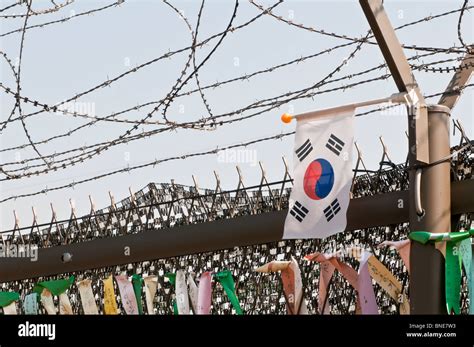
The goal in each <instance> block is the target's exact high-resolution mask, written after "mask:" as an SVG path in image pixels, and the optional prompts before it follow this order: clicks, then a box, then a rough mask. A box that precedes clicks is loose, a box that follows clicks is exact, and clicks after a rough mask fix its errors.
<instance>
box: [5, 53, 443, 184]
mask: <svg viewBox="0 0 474 347" xmlns="http://www.w3.org/2000/svg"><path fill="white" fill-rule="evenodd" d="M428 54H429V55H432V54H433V53H427V54H426V55H428ZM417 58H419V57H418V56H415V57H411V58H409V59H417ZM436 63H437V62H434V64H436ZM425 65H426V66H428V65H429V64H425ZM384 66H385V64H380V65H378V66H376V67H373V68H370V69H367V70H364V71H361V72H359V73H354V74H351V75H349V76H344V77H341V78H338V79H333V80H330V81H325V82H323V83H321V84H320V85H319V87H321V86H323V85H327V84H330V83H334V82H337V81H342V80H345V79H353V78H354V77H356V76H361V75H363V74H366V73H368V72H371V71H375V70H377V69H381V68H383V67H384ZM388 77H390V75H389V74H384V75H381V76H378V77H375V78H372V79H368V80H363V81H359V82H356V83H352V84H346V85H344V86H339V87H336V88H332V89H327V90H323V91H319V92H317V93H315V94H313V95H311V97H314V95H319V94H324V93H330V92H335V91H339V90H347V89H349V88H353V87H356V86H358V85H361V84H365V83H370V82H374V81H378V80H384V79H387V78H388ZM287 95H288V94H284V95H280V96H278V97H276V99H277V98H280V97H282V96H287ZM298 98H300V96H298V95H297V96H290V99H287V100H285V101H284V102H285V103H286V102H289V101H293V100H296V99H298ZM258 103H261V101H259V102H258ZM267 104H268V107H267V108H266V109H264V110H261V111H259V112H256V113H253V114H251V115H247V116H242V117H238V118H235V119H231V120H227V121H222V122H219V123H218V124H217V125H219V126H223V125H225V124H231V123H234V122H238V121H242V120H246V119H249V118H252V117H255V116H257V115H261V114H263V113H266V112H269V111H271V110H273V109H275V108H278V107H279V106H280V105H279V104H276V103H273V102H270V103H267ZM258 107H262V106H261V105H256V103H253V104H250V105H248V106H246V107H245V108H242V109H237V110H234V111H232V112H230V113H225V114H222V115H218V116H215V117H214V120H216V119H218V118H221V117H230V116H234V115H240V114H242V113H243V112H246V111H248V110H250V109H253V108H258ZM171 128H172V127H170V128H166V129H160V130H153V131H148V132H145V131H144V132H142V134H139V136H133V137H127V138H124V139H123V141H119V142H117V143H116V144H121V143H129V142H130V141H134V140H138V139H142V138H146V137H149V136H152V135H154V134H157V133H161V132H163V131H167V130H172V129H171ZM103 144H104V143H101V145H103ZM96 146H97V145H90V146H86V147H81V148H77V149H72V150H68V151H64V152H61V153H54V154H52V155H49V156H48V157H49V158H51V157H53V158H54V157H57V156H61V155H63V154H66V153H71V152H74V151H78V150H81V151H82V152H83V153H82V155H88V154H89V153H91V152H93V151H94V149H93V148H95V147H96ZM91 148H92V150H91V151H89V152H84V150H85V149H91ZM75 158H76V156H74V157H72V158H66V159H61V160H56V161H54V163H55V164H59V163H61V162H66V161H68V160H74V159H75ZM37 159H38V158H30V159H27V160H22V161H21V164H25V163H27V162H30V161H33V160H37ZM18 164H19V163H18V162H16V163H15V162H11V163H4V164H2V165H0V166H1V167H2V168H3V171H4V172H5V171H6V170H5V167H6V166H8V165H18ZM50 164H51V162H50ZM70 165H71V164H70ZM41 166H42V165H33V166H27V167H26V168H19V169H15V170H8V171H7V172H8V174H9V175H10V176H11V177H9V178H8V179H14V178H15V177H12V176H14V175H15V172H19V171H24V170H29V169H32V168H36V167H41ZM40 173H41V172H33V173H31V172H29V173H26V174H25V173H24V174H23V175H27V176H28V175H29V176H33V175H38V174H40ZM18 178H21V176H20V177H18ZM0 181H1V180H0Z"/></svg>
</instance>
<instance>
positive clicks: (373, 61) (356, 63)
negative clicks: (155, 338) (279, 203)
mask: <svg viewBox="0 0 474 347" xmlns="http://www.w3.org/2000/svg"><path fill="white" fill-rule="evenodd" d="M12 2H13V0H9V1H6V0H5V1H3V0H2V1H0V3H1V8H3V7H5V6H7V5H9V4H11V3H12ZM112 2H113V1H88V0H87V1H85V0H82V1H76V3H74V4H71V5H69V6H67V7H65V8H64V9H62V10H61V11H59V12H57V13H54V14H48V15H41V16H33V17H31V18H30V19H29V22H28V24H29V25H34V24H39V23H42V22H49V21H52V20H56V19H60V18H65V17H69V16H74V15H77V14H79V13H81V12H84V11H87V10H90V9H94V8H98V7H102V6H105V5H106V4H108V3H112ZM462 2H463V1H453V0H449V1H447V0H446V1H385V5H386V10H387V12H388V15H389V17H390V19H391V21H392V24H393V25H394V26H400V25H403V24H406V23H409V22H412V21H415V20H417V19H420V18H423V17H426V16H429V15H435V14H438V13H442V12H445V11H448V10H451V9H456V8H459V7H461V5H462ZM171 3H172V4H174V5H175V6H176V7H177V8H178V9H179V10H181V11H183V13H184V15H185V16H186V17H187V18H188V19H189V21H190V23H191V25H193V26H194V25H195V23H196V19H197V13H198V10H199V6H200V2H199V1H181V0H172V1H171ZM258 3H260V4H262V5H263V6H265V7H268V6H269V5H270V4H271V3H270V2H264V1H263V0H260V1H258ZM33 6H34V7H36V8H37V9H39V8H47V7H49V6H50V2H49V1H38V0H35V1H34V4H33ZM233 8H234V1H230V0H228V1H209V0H207V1H206V3H205V6H204V10H203V15H202V18H201V26H200V28H199V34H198V41H201V40H202V39H204V38H207V37H208V36H210V35H212V34H215V33H218V32H221V31H222V30H223V29H225V27H226V26H227V23H228V21H229V19H230V17H231V14H232V11H233ZM13 12H16V13H24V12H25V7H24V6H16V7H15V8H13V9H11V10H7V11H5V12H3V13H2V14H8V13H13ZM274 12H275V13H276V14H278V15H281V16H283V17H284V18H286V19H292V20H293V21H294V22H296V23H303V24H305V25H306V26H309V27H314V28H317V29H324V30H325V31H327V32H335V33H338V34H346V35H348V36H351V37H361V36H363V35H365V34H366V32H367V30H368V24H367V21H366V19H365V17H364V15H363V12H362V10H361V8H360V6H359V3H358V1H286V2H285V3H283V4H281V5H279V6H278V7H277V8H276V9H275V10H274ZM258 13H259V10H258V9H257V8H256V7H255V6H253V5H252V4H251V3H249V2H247V1H241V2H240V5H239V7H238V11H237V17H236V19H235V23H234V26H237V25H239V24H242V23H244V22H245V21H247V20H248V19H250V18H252V17H253V16H256V15H257V14H258ZM458 17H459V13H455V14H452V15H449V16H446V17H443V18H440V19H436V20H432V21H430V22H426V23H422V24H419V25H416V26H412V27H408V28H406V29H402V30H399V31H397V35H398V37H399V39H400V41H401V42H403V43H404V44H406V45H418V46H424V47H440V48H448V47H451V46H453V45H455V46H460V43H459V41H458V37H457V23H458ZM23 23H24V18H16V19H12V18H0V31H1V33H6V32H8V31H10V30H12V29H17V28H21V27H22V26H23ZM473 23H474V21H473V18H472V12H471V13H466V14H465V18H464V20H463V25H462V33H463V38H464V40H465V42H467V43H470V42H472V39H473V34H474V33H473V32H474V26H473ZM20 41H21V33H14V34H11V35H7V36H5V37H2V38H1V41H0V49H1V50H2V51H3V52H5V53H6V54H7V55H8V56H9V57H10V59H12V60H13V61H16V59H17V57H18V56H19V48H20ZM216 42H217V40H213V41H211V42H210V43H209V45H207V46H205V47H203V48H200V49H198V50H197V63H198V64H199V62H201V61H202V59H204V57H206V55H207V54H208V53H209V52H210V50H211V49H212V47H213V46H214V45H215V44H216ZM345 42H348V41H345V40H343V39H338V38H332V37H327V36H322V35H320V34H317V33H313V32H310V31H307V30H302V29H299V28H295V27H291V26H289V25H288V24H285V23H282V22H280V21H277V20H276V19H275V18H273V17H270V16H263V17H262V18H260V19H258V20H257V21H255V22H254V23H252V24H251V25H249V26H247V27H245V28H243V29H241V30H237V31H235V32H234V33H231V34H229V35H228V36H227V37H226V38H225V39H224V41H223V43H222V45H221V46H220V47H219V48H218V49H217V51H216V52H215V54H214V55H212V57H211V58H210V60H209V61H208V62H207V63H206V64H205V65H204V66H203V68H202V69H201V70H200V73H199V78H200V82H201V85H202V86H205V85H208V84H212V83H214V82H216V81H223V80H226V79H230V78H234V77H238V76H242V75H245V74H251V73H252V72H255V71H258V70H261V69H265V68H267V67H271V66H273V65H277V64H281V63H284V62H287V61H291V60H293V59H295V58H298V57H301V56H307V55H310V54H314V53H317V52H319V51H322V50H325V49H328V48H330V47H333V46H336V45H338V44H342V43H345ZM190 43H191V36H190V33H189V31H188V30H187V27H186V26H185V24H184V22H183V20H182V19H181V18H179V17H178V15H177V14H176V13H175V12H173V11H172V9H171V8H170V7H168V6H166V5H165V4H164V3H161V2H159V1H152V0H149V1H130V0H129V1H126V2H125V3H124V4H122V5H121V6H119V7H112V8H110V9H107V10H105V11H101V12H98V13H96V14H93V15H88V16H82V17H77V18H72V19H71V20H68V21H67V22H65V23H59V24H53V25H49V26H46V27H43V28H40V27H38V28H33V29H30V30H27V32H26V35H25V38H24V50H23V57H22V64H21V82H22V83H21V85H22V91H21V94H22V95H23V96H26V97H28V98H30V99H34V100H38V101H41V102H43V103H47V104H50V105H53V104H55V103H58V102H60V101H62V100H65V99H67V98H69V97H71V96H74V95H76V94H77V93H79V92H82V91H85V90H87V89H89V88H91V87H93V86H95V85H98V84H100V83H102V82H103V81H106V80H107V79H112V78H114V77H116V76H118V75H120V74H121V73H123V72H125V71H128V70H130V69H132V68H133V67H135V66H138V65H140V64H142V63H144V62H146V61H149V60H152V59H153V58H155V57H159V56H161V55H163V54H164V53H166V52H168V51H173V50H176V49H179V48H183V47H186V46H188V45H190ZM353 49H354V46H349V47H346V48H341V49H337V50H334V51H332V52H331V53H329V54H323V55H322V56H320V57H317V58H313V59H308V60H306V61H305V62H302V63H300V64H293V65H290V66H289V67H285V68H281V69H278V70H275V71H273V72H271V73H266V74H262V75H259V76H257V77H254V78H251V79H249V80H248V81H238V82H235V83H231V84H227V85H225V86H222V87H220V88H216V89H209V90H206V91H205V95H206V99H207V100H208V103H209V105H210V107H211V110H212V112H213V113H214V114H216V115H217V114H222V113H226V112H231V111H233V110H236V109H239V108H241V107H244V106H246V105H248V104H250V103H252V102H254V101H256V100H260V99H262V98H268V97H272V96H276V95H279V94H282V93H285V92H288V91H293V90H297V89H302V88H305V87H308V86H310V85H312V84H314V83H315V82H317V81H319V80H320V79H322V78H323V77H324V76H325V75H327V74H328V73H329V72H330V71H331V70H332V69H334V68H335V67H336V66H337V65H338V64H339V63H340V62H341V61H342V60H343V59H345V58H346V57H347V56H348V55H349V54H350V52H351V51H352V50H353ZM405 53H406V55H407V56H413V55H415V54H416V53H417V51H415V50H405ZM418 53H420V54H421V53H424V52H423V51H418ZM187 57H188V54H187V53H181V54H177V55H175V56H173V57H172V58H171V59H165V60H161V61H159V62H156V63H154V64H151V65H149V66H147V67H145V68H143V69H140V70H139V71H137V72H135V73H132V74H130V75H128V76H127V77H124V78H122V79H120V80H119V81H118V82H116V83H114V84H112V85H111V86H110V87H106V88H100V89H99V90H97V91H95V92H93V93H90V94H88V95H85V96H84V97H82V98H80V99H79V101H80V102H81V104H80V105H78V106H77V107H78V110H79V111H85V112H89V113H91V114H95V115H96V116H106V115H108V114H110V113H112V112H116V111H119V110H122V109H126V108H128V107H132V106H135V105H137V104H141V103H145V102H148V101H154V100H159V99H161V98H163V97H164V96H165V95H166V94H167V93H168V92H169V90H170V89H171V87H172V85H173V83H174V82H175V81H176V79H177V77H178V76H179V74H180V71H181V70H182V69H183V66H184V65H185V63H186V60H187ZM455 57H457V55H452V54H451V55H443V54H440V55H435V56H433V57H428V58H425V59H421V60H420V61H418V62H416V63H417V64H422V63H428V62H432V61H437V60H442V59H449V58H455ZM0 58H1V57H0ZM381 63H383V57H382V55H381V53H380V51H379V49H378V47H377V46H374V45H367V44H365V45H363V46H362V49H361V50H360V51H359V52H358V53H357V55H356V56H355V58H354V59H352V60H351V61H350V62H349V64H347V65H346V66H345V67H344V68H343V69H342V70H341V71H340V72H338V73H337V74H336V75H334V77H333V79H335V78H340V77H343V76H346V75H349V74H354V73H357V72H360V71H363V70H365V69H368V68H370V67H374V66H377V65H379V64H381ZM455 65H457V63H456V62H449V63H446V64H444V65H443V64H442V65H436V66H437V67H438V66H455ZM0 68H1V69H0V71H1V82H2V83H3V84H4V85H5V86H8V87H10V88H12V89H14V88H15V79H14V76H13V74H12V72H11V70H10V68H9V67H8V65H7V64H6V61H5V60H4V59H3V58H1V60H0ZM188 71H191V69H190V70H188ZM385 72H386V70H385V69H382V70H378V71H375V72H372V73H369V74H367V75H363V76H360V77H356V78H354V79H351V80H344V81H341V82H334V83H331V84H329V85H328V86H324V87H322V88H321V90H325V89H328V88H334V87H337V86H341V85H344V84H348V83H353V82H357V81H362V80H365V79H368V78H374V77H377V76H379V75H381V74H383V73H385ZM415 76H416V79H417V80H418V82H419V84H420V86H421V89H422V91H423V93H424V94H432V93H437V92H441V91H443V90H444V89H445V88H446V86H447V84H448V82H449V80H450V79H451V77H452V73H449V74H448V73H427V72H418V71H417V72H415ZM195 86H196V84H195V81H194V80H193V81H192V82H190V83H189V84H188V85H187V86H186V87H185V88H184V91H188V90H192V89H194V88H195ZM395 92H397V89H396V87H395V84H394V82H393V81H392V80H391V79H388V80H385V81H377V82H373V83H369V84H363V85H361V86H358V87H357V88H348V89H346V90H345V91H337V92H332V93H323V94H320V95H317V96H316V97H314V99H302V100H298V101H292V102H291V103H288V104H285V105H283V106H281V107H280V109H276V110H273V111H270V112H266V113H264V114H262V115H260V116H257V117H254V118H252V119H250V120H248V121H244V122H237V123H234V124H230V125H226V126H223V127H221V128H218V130H216V131H213V132H201V131H194V130H176V131H173V132H167V133H163V134H158V135H155V136H153V137H151V138H146V139H143V140H139V141H134V142H131V143H129V144H124V145H118V146H114V147H113V148H111V149H110V150H108V151H106V152H105V153H104V154H102V155H100V156H98V157H95V158H93V159H91V160H89V161H87V162H85V163H83V164H80V165H75V166H74V167H70V168H67V169H65V170H58V171H57V172H54V173H50V174H48V175H41V176H38V177H33V178H24V179H21V180H15V181H11V182H1V185H0V198H1V199H4V198H6V197H10V196H15V195H18V194H24V193H29V192H35V191H40V190H42V189H44V188H45V187H54V186H57V185H62V184H67V183H69V182H73V181H79V180H81V179H84V178H87V177H92V176H95V175H98V174H101V173H105V172H108V171H111V170H115V169H118V168H122V167H127V165H130V166H133V165H137V164H141V163H146V162H149V161H151V160H154V159H162V158H167V157H171V156H176V155H183V154H187V153H193V152H198V151H202V150H209V149H214V148H216V147H224V146H226V145H231V144H234V143H239V142H246V141H248V140H252V139H257V138H260V137H266V136H269V135H276V134H278V133H281V132H288V131H291V130H293V129H294V126H295V124H294V123H293V124H290V125H284V124H282V123H281V121H280V115H281V113H283V112H288V111H292V112H294V113H299V112H304V111H308V110H312V109H320V108H325V107H332V106H337V105H341V104H344V103H349V102H357V101H363V100H369V99H374V98H381V97H386V96H389V95H390V94H392V93H395ZM437 100H438V98H435V99H430V100H429V101H430V102H436V101H437ZM0 102H1V116H0V119H1V120H2V121H3V120H6V119H7V117H8V115H9V114H10V110H11V109H12V106H13V104H14V101H13V100H12V97H11V95H7V94H5V93H3V92H2V94H1V97H0ZM81 107H82V108H81ZM22 108H23V111H24V113H30V112H33V111H35V110H37V108H35V107H34V106H32V105H25V104H23V105H22ZM152 108H153V106H147V107H144V108H142V109H140V110H138V111H135V112H130V113H128V114H126V115H122V116H121V118H122V119H125V118H128V119H134V120H139V119H142V118H143V117H144V116H145V115H146V114H147V113H148V112H149V111H150V110H151V109H152ZM472 109H473V93H472V89H468V90H466V92H465V93H464V95H463V97H462V98H461V101H460V102H459V104H458V105H457V106H456V108H455V110H454V111H453V114H452V117H453V118H454V119H460V120H461V122H462V123H463V125H464V127H465V128H466V131H467V133H468V135H469V136H471V137H472V136H474V131H473V130H474V129H473V128H474V126H473V121H472ZM365 110H368V109H365ZM359 111H364V109H361V110H359ZM245 114H247V113H245ZM168 115H169V118H170V119H171V120H174V121H177V122H182V121H186V120H197V119H199V118H201V117H205V116H208V114H207V111H206V109H205V107H204V105H203V103H202V100H201V98H200V97H199V94H197V93H194V94H192V95H190V96H184V97H181V98H178V99H176V101H175V102H174V103H173V105H172V106H171V107H170V109H169V112H168ZM16 116H17V115H15V117H16ZM160 119H161V116H160V115H159V114H158V113H157V114H155V116H154V118H153V120H160ZM25 122H26V125H27V128H28V130H29V133H30V134H31V137H32V139H33V140H34V141H39V140H42V139H45V138H49V137H51V136H53V135H56V134H62V133H65V132H67V131H68V130H70V129H73V128H75V127H77V126H78V125H81V124H84V123H86V122H88V120H86V119H81V118H73V117H71V116H70V115H62V114H57V113H53V112H49V113H47V112H45V113H41V114H39V115H37V116H34V117H30V118H28V119H27V120H25ZM129 128H130V124H128V125H127V124H121V123H111V122H99V123H96V124H95V125H94V126H93V127H88V128H85V129H83V130H81V131H78V132H76V133H74V134H73V135H72V136H70V137H68V138H62V139H59V140H56V141H52V142H50V143H47V144H43V145H40V146H38V149H39V151H40V152H41V153H42V154H45V155H47V154H52V153H54V152H60V151H64V150H67V149H72V148H76V147H81V146H84V145H90V144H94V143H97V142H102V141H107V140H111V139H113V138H115V137H117V136H119V135H120V134H123V133H124V132H125V131H126V130H127V129H129ZM142 128H143V129H144V130H145V131H148V130H152V129H156V128H157V126H156V125H144V126H141V127H140V131H142ZM406 128H407V120H406V116H405V114H404V112H403V110H400V109H398V110H397V109H395V110H394V111H393V112H386V113H383V114H381V113H373V114H370V115H367V116H363V117H358V118H356V134H355V137H356V141H357V142H358V143H359V145H360V148H361V149H362V151H363V155H364V159H365V161H366V164H367V165H368V167H369V168H377V167H378V162H379V160H380V158H381V155H382V148H381V146H380V143H379V139H378V137H379V136H383V138H384V141H385V143H386V144H387V147H388V151H389V155H390V157H391V159H392V160H393V161H394V162H397V163H398V162H401V161H404V160H405V158H406V151H407V141H406V137H405V134H404V132H405V130H406ZM27 141H28V140H27V138H26V136H25V133H24V131H23V129H22V127H21V123H20V122H15V123H12V124H9V125H8V127H7V128H6V129H5V130H4V131H3V132H2V133H1V134H0V146H1V148H8V147H12V146H16V145H21V144H25V143H27ZM458 141H459V137H458V134H456V136H455V137H453V138H452V143H453V144H454V143H457V142H458ZM246 149H247V150H248V151H249V152H247V160H246V162H240V163H236V162H233V161H232V157H227V158H223V157H222V156H220V157H219V156H217V155H209V156H205V157H198V158H189V159H186V160H178V161H172V162H167V163H163V164H160V165H157V166H156V167H150V168H146V169H142V170H136V171H133V172H131V173H128V174H119V175H115V176H111V177H108V178H104V179H101V180H97V181H93V182H91V183H87V184H83V185H79V186H76V187H75V188H74V189H65V190H61V191H58V192H51V193H48V194H47V195H38V196H35V197H31V198H24V199H17V200H10V201H8V202H5V203H3V204H1V205H0V209H1V215H0V228H1V229H10V228H12V227H13V224H14V219H13V213H12V211H13V209H16V211H17V213H18V215H19V217H20V220H21V225H22V226H26V225H28V224H30V223H31V221H32V214H31V207H32V206H35V208H36V210H37V212H38V216H39V221H40V222H47V221H49V220H50V218H51V213H50V207H49V203H50V202H52V203H53V205H54V207H55V209H56V211H57V212H58V217H59V218H60V219H66V218H68V216H69V213H70V212H69V211H70V210H69V199H70V198H71V199H73V200H74V201H75V204H76V206H77V210H78V213H79V214H85V213H87V212H88V210H89V200H88V196H89V194H91V195H92V196H93V198H94V200H95V201H96V205H97V207H98V208H101V207H105V206H107V205H108V204H109V198H108V191H112V192H113V194H114V195H115V197H116V200H120V199H121V198H124V197H126V196H127V194H128V188H129V187H132V189H133V190H135V191H136V190H139V189H141V188H143V187H144V186H146V185H147V184H148V183H149V182H170V180H171V179H175V182H176V183H182V184H188V185H191V184H192V178H191V175H195V176H196V177H197V179H198V181H199V183H200V186H201V187H205V188H213V187H214V186H215V180H214V175H213V170H216V171H217V172H218V173H219V174H220V177H221V181H222V184H223V186H224V188H228V189H233V188H235V187H236V185H237V182H238V176H237V172H236V170H235V165H237V164H238V165H240V167H241V168H242V171H243V173H244V178H245V183H246V184H247V185H254V184H258V182H259V181H260V169H259V167H258V165H255V164H256V161H257V160H258V161H262V162H263V163H264V165H265V168H266V171H267V175H268V178H269V179H270V180H280V179H281V178H282V177H283V174H284V170H283V163H282V161H281V157H282V156H286V157H287V158H288V161H289V162H290V164H291V162H292V149H293V137H287V138H285V139H282V140H278V141H269V142H263V143H259V144H256V145H252V146H249V147H247V148H246ZM35 156H37V155H36V153H35V152H33V151H32V150H31V148H28V149H24V150H18V151H8V152H3V153H1V155H0V162H1V163H7V162H12V161H15V160H18V159H19V160H23V159H27V158H31V157H35ZM36 163H40V162H36ZM12 168H14V167H13V166H10V167H9V169H12Z"/></svg>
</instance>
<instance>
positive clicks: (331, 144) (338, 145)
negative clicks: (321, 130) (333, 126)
mask: <svg viewBox="0 0 474 347" xmlns="http://www.w3.org/2000/svg"><path fill="white" fill-rule="evenodd" d="M342 147H344V142H343V141H342V140H341V139H340V138H338V137H337V136H336V135H334V134H331V136H329V140H328V143H326V148H328V149H329V150H331V151H332V152H334V153H335V154H336V155H339V154H340V153H341V151H342Z"/></svg>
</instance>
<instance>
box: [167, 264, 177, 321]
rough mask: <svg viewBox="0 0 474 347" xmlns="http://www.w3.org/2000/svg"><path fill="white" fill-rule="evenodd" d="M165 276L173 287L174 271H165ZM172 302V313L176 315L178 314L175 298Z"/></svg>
mask: <svg viewBox="0 0 474 347" xmlns="http://www.w3.org/2000/svg"><path fill="white" fill-rule="evenodd" d="M165 277H166V278H167V279H168V281H170V283H171V285H172V286H173V287H174V286H175V285H176V273H174V272H168V273H165ZM172 304H173V314H174V315H175V316H177V315H178V314H179V311H178V303H177V302H176V300H173V301H172Z"/></svg>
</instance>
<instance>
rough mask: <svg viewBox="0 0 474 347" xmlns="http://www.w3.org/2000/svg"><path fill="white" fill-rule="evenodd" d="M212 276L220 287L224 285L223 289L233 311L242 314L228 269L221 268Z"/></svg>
mask: <svg viewBox="0 0 474 347" xmlns="http://www.w3.org/2000/svg"><path fill="white" fill-rule="evenodd" d="M214 277H215V278H216V279H217V281H219V282H220V284H221V285H222V287H224V290H225V292H226V294H227V296H228V297H229V300H230V302H231V304H232V306H233V307H234V309H235V312H237V314H238V315H242V314H243V312H242V308H241V307H240V303H239V298H238V297H237V294H236V293H235V284H234V279H233V278H232V273H231V272H230V271H229V270H223V271H220V272H218V273H216V274H214Z"/></svg>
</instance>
